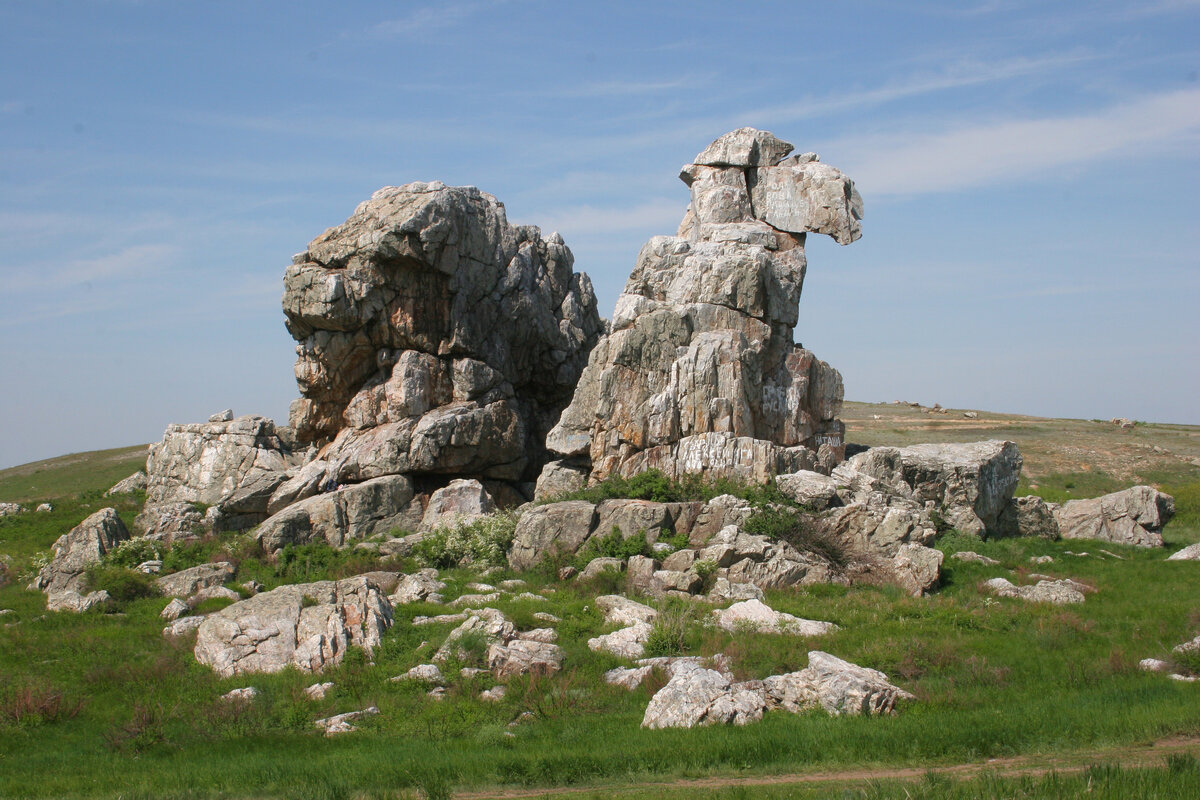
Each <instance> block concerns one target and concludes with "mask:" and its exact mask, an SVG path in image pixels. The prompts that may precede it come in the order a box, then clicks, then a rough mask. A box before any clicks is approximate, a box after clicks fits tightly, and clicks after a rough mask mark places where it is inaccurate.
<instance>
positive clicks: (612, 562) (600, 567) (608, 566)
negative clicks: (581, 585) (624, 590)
mask: <svg viewBox="0 0 1200 800" xmlns="http://www.w3.org/2000/svg"><path fill="white" fill-rule="evenodd" d="M624 571H625V560H624V559H622V558H593V559H592V560H591V561H589V562H588V564H587V566H586V567H584V568H583V572H581V573H579V575H578V576H576V580H580V581H587V580H593V579H595V578H598V577H600V575H601V574H602V573H604V572H613V573H620V572H624Z"/></svg>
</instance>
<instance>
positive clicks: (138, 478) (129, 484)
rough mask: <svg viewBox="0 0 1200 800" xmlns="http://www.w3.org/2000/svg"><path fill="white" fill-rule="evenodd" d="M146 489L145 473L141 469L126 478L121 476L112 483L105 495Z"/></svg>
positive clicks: (110, 495) (130, 492) (109, 495)
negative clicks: (120, 478)
mask: <svg viewBox="0 0 1200 800" xmlns="http://www.w3.org/2000/svg"><path fill="white" fill-rule="evenodd" d="M145 490H146V473H145V472H144V471H142V470H140V469H139V470H138V471H137V472H135V473H133V474H132V475H130V476H129V477H128V478H123V479H122V480H119V481H117V482H116V483H114V484H113V485H112V488H110V489H109V490H108V491H107V492H105V493H104V496H105V497H112V496H113V495H114V494H133V493H134V492H144V491H145Z"/></svg>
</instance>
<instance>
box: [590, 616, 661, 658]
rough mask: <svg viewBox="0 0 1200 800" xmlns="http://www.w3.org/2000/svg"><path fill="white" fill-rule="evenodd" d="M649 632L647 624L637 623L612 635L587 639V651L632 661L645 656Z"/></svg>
mask: <svg viewBox="0 0 1200 800" xmlns="http://www.w3.org/2000/svg"><path fill="white" fill-rule="evenodd" d="M650 630H651V626H650V625H649V624H648V623H645V622H637V623H634V624H633V625H629V626H627V627H624V628H621V629H620V630H616V631H613V632H612V633H606V634H604V635H603V636H597V637H594V638H592V639H588V643H587V644H588V649H589V650H595V651H600V650H604V651H607V652H609V653H612V654H613V655H614V656H616V657H617V658H625V659H629V660H631V661H632V660H633V659H635V658H641V657H642V656H643V655H644V654H645V652H646V642H647V641H649V639H650Z"/></svg>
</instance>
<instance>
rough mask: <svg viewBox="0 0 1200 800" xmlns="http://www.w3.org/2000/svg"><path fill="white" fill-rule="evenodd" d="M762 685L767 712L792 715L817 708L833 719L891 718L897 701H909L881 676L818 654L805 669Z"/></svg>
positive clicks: (908, 696) (910, 697)
mask: <svg viewBox="0 0 1200 800" xmlns="http://www.w3.org/2000/svg"><path fill="white" fill-rule="evenodd" d="M762 683H763V690H764V694H765V696H766V701H767V704H768V706H769V707H770V708H782V709H785V710H787V711H791V712H793V713H799V712H801V711H806V710H808V709H810V708H816V707H817V706H820V707H821V708H823V709H825V711H826V712H828V713H829V714H832V715H834V716H838V715H841V714H849V715H858V714H872V715H873V714H891V713H892V712H893V711H894V710H895V707H896V703H897V701H899V700H911V699H913V695H911V694H909V693H908V692H906V691H904V690H903V689H900V688H899V687H896V686H893V685H892V684H891V683H889V682H888V677H887V675H884V674H883V673H882V672H879V671H878V670H873V669H867V668H866V667H860V666H858V665H857V664H851V663H850V662H848V661H843V660H842V659H840V658H837V657H836V656H831V655H830V654H828V653H823V652H821V651H819V650H813V651H811V652H810V653H809V654H808V666H807V667H805V668H804V669H802V670H800V671H799V672H791V673H788V674H786V675H773V676H771V677H769V678H766V679H764V680H763V682H762Z"/></svg>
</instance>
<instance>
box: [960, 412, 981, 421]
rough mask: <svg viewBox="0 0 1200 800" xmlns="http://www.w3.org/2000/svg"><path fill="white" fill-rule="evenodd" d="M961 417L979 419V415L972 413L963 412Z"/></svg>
mask: <svg viewBox="0 0 1200 800" xmlns="http://www.w3.org/2000/svg"><path fill="white" fill-rule="evenodd" d="M963 416H964V417H966V418H967V419H979V414H978V413H976V412H974V411H964V412H963Z"/></svg>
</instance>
